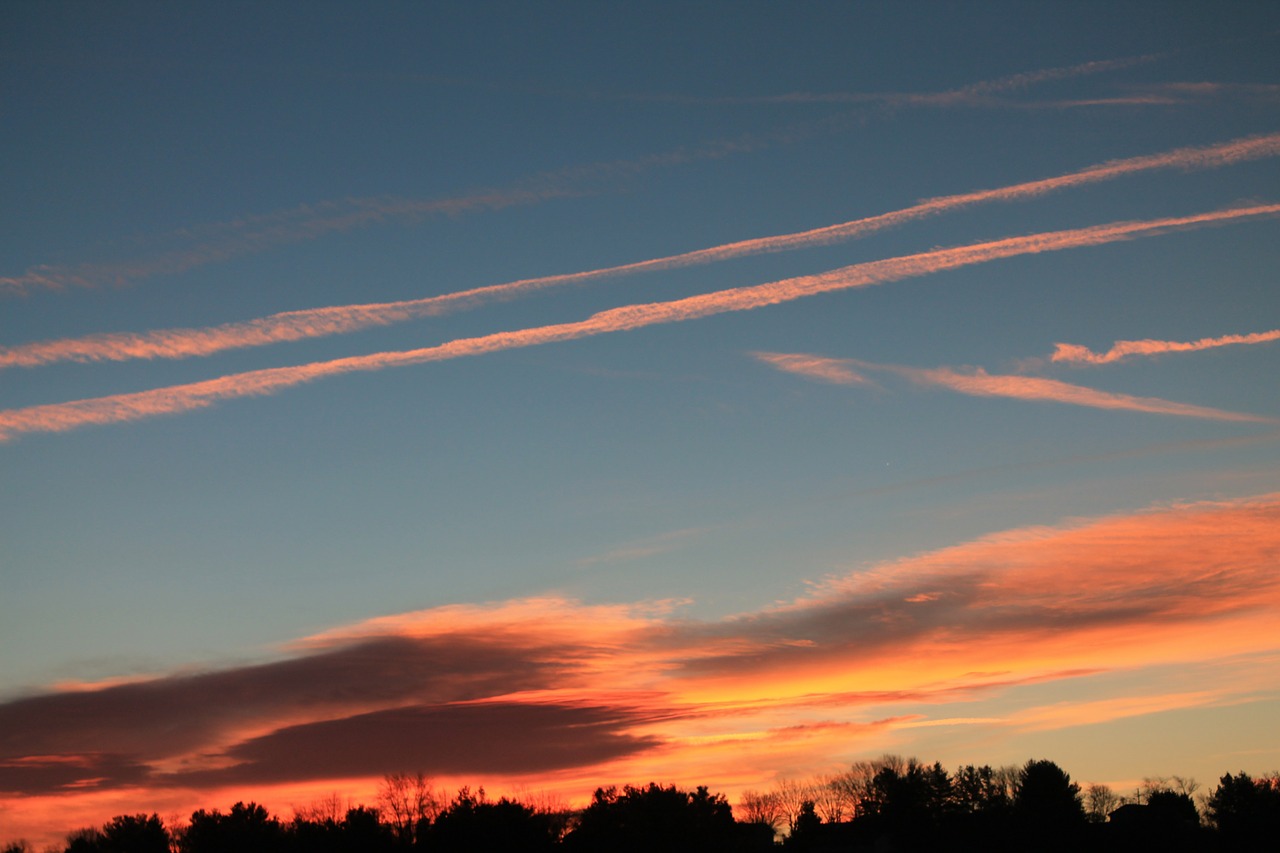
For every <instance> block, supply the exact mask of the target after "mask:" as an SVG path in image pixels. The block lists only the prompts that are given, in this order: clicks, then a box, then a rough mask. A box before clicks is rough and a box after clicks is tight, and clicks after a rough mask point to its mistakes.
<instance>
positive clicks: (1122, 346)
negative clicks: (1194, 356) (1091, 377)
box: [1049, 329, 1280, 364]
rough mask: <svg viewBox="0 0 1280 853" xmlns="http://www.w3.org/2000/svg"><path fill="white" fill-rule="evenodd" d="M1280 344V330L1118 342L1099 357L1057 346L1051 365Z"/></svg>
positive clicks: (1085, 350) (1083, 348) (1078, 347)
mask: <svg viewBox="0 0 1280 853" xmlns="http://www.w3.org/2000/svg"><path fill="white" fill-rule="evenodd" d="M1272 341H1280V329H1272V330H1271V331H1269V332H1253V333H1251V334H1248V335H1223V336H1222V337H1219V338H1201V339H1200V340H1198V341H1157V340H1151V339H1150V338H1146V339H1143V340H1140V341H1116V342H1115V343H1114V344H1112V346H1111V349H1109V350H1107V351H1106V352H1102V353H1098V352H1094V351H1093V350H1091V349H1089V348H1088V347H1086V346H1081V345H1080V344H1054V351H1053V355H1052V356H1051V357H1050V359H1049V360H1050V361H1057V362H1067V363H1071V364H1110V363H1112V362H1115V361H1123V360H1124V359H1127V358H1134V357H1136V356H1156V355H1164V354H1165V353H1171V352H1200V351H1201V350H1207V349H1216V348H1218V347H1228V346H1238V345H1240V344H1265V343H1271V342H1272Z"/></svg>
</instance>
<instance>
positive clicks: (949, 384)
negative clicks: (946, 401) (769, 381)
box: [753, 352, 1277, 424]
mask: <svg viewBox="0 0 1280 853" xmlns="http://www.w3.org/2000/svg"><path fill="white" fill-rule="evenodd" d="M753 355H754V356H755V357H756V359H758V360H759V361H762V362H764V363H766V364H769V365H772V366H773V367H776V368H777V369H779V370H782V371H785V372H787V373H795V374H798V375H800V376H808V377H810V378H812V379H820V380H822V381H823V382H832V383H835V384H838V385H865V384H869V383H870V380H868V379H867V378H866V377H865V376H863V375H862V373H859V372H858V371H872V372H875V371H880V372H885V373H893V374H897V375H898V376H901V377H903V378H904V379H906V380H907V381H909V382H911V383H913V384H915V385H919V386H922V387H926V388H945V389H947V390H949V391H955V392H957V393H959V394H968V395H969V396H972V397H1005V398H1008V399H1011V400H1027V401H1031V402H1042V403H1066V404H1068V405H1072V406H1087V407H1089V408H1093V409H1113V410H1114V409H1119V410H1124V411H1130V412H1145V413H1148V414H1154V415H1176V416H1178V417H1184V418H1204V419H1207V420H1214V421H1234V422H1236V423H1267V424H1276V423H1277V421H1276V419H1275V418H1268V417H1264V416H1262V415H1252V414H1249V413H1247V412H1230V411H1227V410H1225V409H1214V408H1211V407H1209V406H1196V405H1193V404H1190V403H1178V402H1175V401H1173V400H1164V399H1161V398H1159V397H1137V396H1134V395H1133V394H1117V393H1115V392H1112V391H1099V390H1097V389H1095V388H1086V387H1084V386H1083V385H1072V384H1071V383H1069V382H1061V381H1059V380H1057V379H1045V378H1042V377H1038V376H1019V375H1002V374H992V373H987V372H986V371H985V370H982V369H981V368H978V369H968V370H957V369H955V368H951V367H934V368H920V367H907V366H905V365H901V364H877V363H875V362H870V361H860V360H858V359H851V358H824V357H822V356H817V355H810V354H807V353H778V352H757V353H753Z"/></svg>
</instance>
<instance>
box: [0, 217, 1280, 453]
mask: <svg viewBox="0 0 1280 853" xmlns="http://www.w3.org/2000/svg"><path fill="white" fill-rule="evenodd" d="M1276 214H1280V204H1262V205H1252V206H1248V207H1235V208H1228V209H1225V210H1216V211H1209V212H1206V213H1198V214H1192V215H1189V216H1177V217H1167V218H1164V219H1152V220H1141V221H1129V222H1113V223H1109V224H1105V225H1095V226H1090V227H1086V228H1074V229H1068V230H1064V231H1047V232H1042V233H1038V234H1029V235H1025V236H1021V237H1008V238H1005V239H1002V240H992V241H987V242H982V243H974V244H970V245H967V246H959V247H955V248H949V249H937V250H934V251H930V252H921V253H918V254H914V255H905V256H901V257H897V258H888V259H885V260H880V261H870V262H867V263H861V264H854V265H852V266H848V267H842V268H840V269H836V270H832V271H830V272H826V273H820V274H817V275H807V276H798V277H795V278H788V279H781V280H779V281H773V282H768V283H765V284H758V285H754V286H749V287H737V288H730V289H728V290H719V291H713V292H710V293H704V294H700V295H698V296H689V297H685V298H683V299H676V300H671V301H667V302H650V303H641V304H634V305H625V306H622V307H619V308H611V309H608V310H606V311H601V312H598V313H596V314H593V315H592V316H591V317H589V318H587V319H586V320H580V321H577V322H571V323H558V324H553V325H548V326H535V327H532V328H526V329H520V330H517V331H511V332H497V333H494V334H489V335H482V336H480V337H474V338H459V339H456V340H453V341H449V342H447V343H444V344H439V345H437V346H432V347H423V348H421V349H415V350H401V351H391V352H380V353H374V354H372V355H364V356H352V357H349V358H340V359H333V360H330V361H320V362H312V363H310V364H303V365H298V366H295V367H276V368H267V369H264V370H255V371H249V372H246V373H236V374H229V375H227V376H222V377H219V378H216V379H209V380H205V381H202V382H194V383H189V384H186V385H173V386H169V387H165V388H156V389H152V390H150V391H139V392H134V393H129V394H116V395H113V396H109V397H97V398H91V399H85V400H76V401H72V402H68V403H54V404H48V405H41V406H30V407H27V408H22V409H7V410H3V411H0V441H8V440H12V439H13V438H15V437H17V436H18V435H21V434H24V433H48V432H64V431H66V430H71V429H76V428H78V427H82V426H89V425H93V424H110V423H125V422H130V421H137V420H142V419H145V418H152V417H158V416H160V415H167V414H178V413H181V412H188V411H193V410H195V409H202V408H206V407H208V406H212V405H214V404H215V403H218V402H220V401H224V400H230V399H236V398H240V397H254V396H265V395H270V394H276V393H279V392H280V391H283V390H285V389H286V388H290V387H293V386H296V385H301V384H304V383H307V382H313V381H316V380H318V379H322V378H325V377H329V376H339V375H344V374H349V373H357V372H370V371H377V370H385V369H387V368H390V367H403V366H406V365H411V364H424V363H427V362H435V361H446V360H450V359H455V358H463V357H467V356H477V355H484V354H487V353H492V352H500V351H503V350H510V349H516V348H520V347H530V346H538V345H541V344H549V343H555V342H561V341H570V340H577V339H580V338H586V337H592V336H595V335H603V334H609V333H612V332H622V331H629V330H633V329H640V328H645V327H647V326H655V325H661V324H665V323H677V322H682V321H687V320H696V319H701V318H704V317H711V316H715V315H718V314H725V313H730V312H735V311H748V310H751V309H755V308H763V307H766V306H769V305H778V304H782V303H785V302H791V301H794V300H797V299H802V298H804V297H806V296H814V295H817V294H820V293H831V292H834V291H838V290H848V289H851V288H855V287H867V286H871V285H875V284H883V283H886V282H890V281H900V280H902V279H906V278H912V277H916V276H922V275H928V274H930V273H936V272H942V271H944V270H949V269H957V268H959V267H964V266H969V265H972V264H979V263H986V262H989V261H995V260H999V259H1002V258H1011V257H1015V256H1018V255H1027V254H1036V253H1040V252H1053V251H1061V250H1064V249H1075V248H1082V247H1085V246H1100V245H1105V244H1107V243H1114V242H1116V241H1120V240H1130V239H1135V238H1138V237H1145V236H1154V235H1158V234H1164V233H1168V232H1169V231H1172V230H1180V229H1186V228H1194V227H1198V226H1203V225H1210V224H1221V223H1226V222H1231V221H1237V220H1241V219H1248V218H1255V217H1262V216H1275V215H1276Z"/></svg>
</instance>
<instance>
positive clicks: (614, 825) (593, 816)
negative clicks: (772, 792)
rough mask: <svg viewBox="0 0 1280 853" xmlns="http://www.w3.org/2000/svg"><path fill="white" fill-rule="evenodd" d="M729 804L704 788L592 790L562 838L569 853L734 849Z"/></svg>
mask: <svg viewBox="0 0 1280 853" xmlns="http://www.w3.org/2000/svg"><path fill="white" fill-rule="evenodd" d="M740 837H741V836H740V835H739V833H738V832H737V831H736V824H735V823H734V820H733V811H732V809H731V808H730V807H729V803H728V802H727V801H726V800H725V798H724V797H723V796H721V795H719V794H711V793H710V792H709V791H708V790H707V789H706V788H705V787H699V788H697V789H696V790H694V791H682V790H681V789H679V788H677V787H675V786H674V785H672V786H670V787H666V788H664V787H661V786H659V785H657V784H656V783H653V782H650V783H649V785H648V787H645V788H635V787H632V786H630V785H627V786H626V787H625V788H623V790H622V791H621V792H619V791H618V789H617V788H614V787H609V788H597V789H596V791H595V794H594V795H593V796H592V798H591V803H590V805H588V806H587V807H586V809H584V810H583V812H582V817H581V818H580V820H579V822H578V826H577V828H576V829H574V830H573V831H572V832H571V833H569V835H568V836H567V837H566V838H565V846H566V847H567V848H569V849H571V850H574V851H609V853H650V851H655V850H662V851H669V852H670V853H686V851H687V853H704V852H705V853H714V851H731V850H734V849H735V848H738V847H739V839H740Z"/></svg>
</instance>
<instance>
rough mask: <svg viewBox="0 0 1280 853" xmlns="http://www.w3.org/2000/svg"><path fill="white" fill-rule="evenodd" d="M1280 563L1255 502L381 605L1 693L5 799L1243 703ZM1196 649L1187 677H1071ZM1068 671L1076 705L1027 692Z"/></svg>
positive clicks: (85, 809) (611, 757) (733, 766)
mask: <svg viewBox="0 0 1280 853" xmlns="http://www.w3.org/2000/svg"><path fill="white" fill-rule="evenodd" d="M1278 557H1280V494H1272V495H1263V496H1259V497H1254V498H1244V499H1239V500H1232V501H1216V502H1202V503H1192V504H1184V505H1174V506H1165V507H1159V508H1155V509H1151V510H1147V511H1143V512H1136V513H1127V514H1117V515H1112V516H1104V517H1100V518H1093V519H1082V520H1072V521H1068V522H1066V523H1063V524H1060V525H1054V526H1037V527H1026V528H1021V529H1017V530H1011V531H1005V532H1002V533H996V534H992V535H989V536H985V537H982V538H979V539H976V540H973V541H970V542H966V543H962V544H959V545H955V546H953V547H950V548H943V549H940V550H937V551H931V552H927V553H924V554H919V555H915V556H910V557H904V558H902V559H899V560H895V561H890V562H885V563H881V564H879V565H876V566H873V567H871V568H869V569H867V570H862V571H857V572H854V573H852V574H849V575H847V576H845V577H841V578H836V579H832V580H829V581H826V582H824V583H822V584H820V585H818V586H816V587H814V590H813V592H812V593H811V594H810V595H808V596H806V597H804V598H801V599H798V600H795V601H793V602H790V603H788V604H785V605H779V606H775V607H771V608H767V609H763V610H759V611H756V612H753V613H745V614H740V615H738V616H735V617H730V618H726V619H722V620H717V621H698V620H692V619H687V618H680V617H679V616H678V611H676V610H673V607H675V606H676V605H674V604H671V603H658V604H645V605H636V606H630V605H627V606H624V605H584V604H581V603H578V602H574V601H570V600H566V599H560V598H550V597H549V598H540V599H529V600H523V601H513V602H505V603H498V604H491V605H466V606H452V607H442V608H436V609H432V610H425V611H420V612H417V613H411V614H404V615H399V616H392V617H386V618H382V619H375V620H370V621H367V622H364V623H361V624H359V625H354V626H350V627H347V628H342V629H338V630H335V631H332V632H329V633H326V634H323V635H319V636H316V637H312V638H308V639H306V640H303V641H301V642H299V643H298V644H297V645H296V646H295V647H294V648H293V649H292V650H291V651H290V652H289V653H288V654H287V655H285V656H284V657H282V658H279V659H276V660H271V661H267V662H264V663H259V664H255V665H247V666H239V667H234V668H227V669H218V670H209V671H203V672H190V671H187V672H181V673H175V674H171V675H162V676H158V677H154V678H151V679H148V680H145V681H132V682H128V683H112V684H108V685H106V686H103V687H102V688H101V689H99V690H93V691H85V690H73V691H53V692H46V693H42V694H37V695H33V696H28V697H24V698H19V699H11V700H9V701H7V702H4V703H0V809H3V810H6V811H7V815H14V814H23V815H27V814H30V815H33V817H31V818H29V819H28V818H23V820H29V821H30V822H29V823H27V824H21V823H18V822H16V821H14V820H12V818H10V817H8V816H6V821H7V822H8V825H9V826H10V827H11V830H10V831H13V830H12V827H14V826H32V827H37V828H38V826H37V821H39V820H43V821H45V824H41V826H46V825H47V823H48V822H49V821H53V820H58V821H65V820H67V819H69V818H68V817H67V816H68V815H79V816H81V817H79V818H77V819H78V820H80V821H81V822H90V823H92V822H102V821H104V820H105V819H106V818H107V817H110V816H111V815H112V814H118V813H121V812H124V811H137V810H140V809H145V810H148V811H150V810H159V811H161V812H162V813H163V812H164V811H165V809H166V808H173V809H178V810H181V809H189V808H193V807H195V806H208V805H211V804H213V803H212V802H211V798H213V797H215V796H216V797H223V796H226V797H227V798H228V801H230V800H231V799H239V798H241V797H247V796H249V795H250V794H254V795H257V796H258V797H259V799H265V800H266V801H267V802H271V803H276V804H278V806H277V807H280V806H284V805H287V804H288V802H289V800H288V799H287V796H293V797H295V799H294V800H293V802H298V800H297V799H296V797H297V796H299V794H298V792H301V791H306V790H319V791H322V792H327V791H332V790H335V789H341V790H345V791H350V790H356V791H360V790H372V788H373V787H374V784H375V780H376V779H377V778H378V777H379V776H380V775H381V774H382V773H384V772H390V771H396V770H423V771H426V772H428V773H433V774H436V775H437V776H439V777H443V778H450V779H459V780H461V781H462V782H476V781H483V782H484V783H485V784H486V785H490V786H491V788H493V789H500V788H502V787H504V786H506V787H510V786H512V785H517V784H522V785H528V784H534V785H538V786H540V787H545V788H550V789H552V790H557V791H562V792H573V791H577V792H578V794H577V796H582V795H585V793H586V791H587V790H589V788H590V787H591V786H592V785H594V784H600V783H608V782H611V781H620V782H621V781H647V780H648V779H651V778H652V779H662V780H668V781H678V782H681V783H684V784H693V783H699V784H710V785H712V786H714V787H724V788H729V789H732V788H733V786H757V787H758V786H760V785H761V782H762V780H765V781H767V780H768V779H769V778H771V776H772V775H773V774H776V773H797V774H805V773H810V772H814V770H815V769H823V770H825V769H827V768H829V767H830V766H832V765H833V763H838V761H839V760H840V756H848V755H851V754H867V753H874V752H881V751H883V750H884V749H886V748H896V747H895V746H894V745H895V744H899V743H905V744H909V743H910V740H911V738H912V737H914V735H913V734H912V733H913V732H918V731H923V730H926V729H927V730H931V731H934V730H937V729H938V728H939V727H943V726H949V725H961V724H963V725H965V726H975V725H983V726H990V727H991V731H990V732H988V733H986V734H985V735H984V737H988V738H998V737H999V736H1000V735H999V732H1000V731H1007V732H1016V731H1037V730H1044V729H1050V728H1061V727H1064V726H1079V725H1091V724H1097V723H1101V722H1106V721H1109V720H1115V719H1122V718H1126V717H1132V716H1136V715H1141V714H1151V713H1159V712H1162V711H1166V710H1170V709H1174V708H1187V707H1208V706H1216V705H1222V704H1229V703H1234V702H1240V701H1247V700H1248V698H1249V697H1250V694H1251V693H1256V692H1257V691H1264V690H1274V688H1275V675H1274V673H1275V668H1274V662H1275V655H1276V653H1277V652H1280V637H1278V636H1277V634H1276V631H1275V624H1276V621H1275V620H1276V616H1277V612H1278V611H1280V576H1277V573H1276V572H1275V565H1276V560H1277V558H1278ZM1223 662H1227V663H1228V664H1229V665H1226V666H1224V665H1223ZM1196 663H1199V664H1201V667H1200V671H1201V675H1198V676H1197V678H1196V681H1197V683H1196V687H1195V688H1194V689H1187V688H1186V687H1185V686H1179V687H1172V688H1167V687H1166V688H1161V687H1160V685H1159V684H1155V685H1153V686H1147V687H1144V688H1141V689H1135V687H1134V686H1133V682H1134V680H1133V679H1132V678H1130V677H1128V676H1126V678H1125V680H1124V688H1123V690H1124V692H1123V693H1122V694H1120V695H1116V694H1115V693H1114V690H1115V688H1114V687H1112V688H1107V686H1106V684H1105V683H1104V684H1102V685H1101V686H1099V684H1098V682H1097V681H1096V680H1094V681H1091V679H1096V678H1098V676H1097V675H1096V673H1099V672H1100V671H1103V670H1112V671H1120V672H1125V673H1128V674H1134V673H1141V672H1144V671H1152V670H1151V668H1153V667H1155V668H1157V670H1155V671H1158V668H1159V667H1162V666H1163V667H1168V668H1169V669H1170V671H1173V670H1176V671H1178V672H1182V671H1185V669H1186V667H1188V666H1190V665H1193V664H1196ZM1250 666H1252V667H1253V668H1254V669H1253V670H1251V672H1253V673H1254V676H1259V677H1254V676H1249V675H1248V673H1246V672H1244V670H1245V669H1248V667H1250ZM1220 672H1221V673H1224V675H1223V677H1222V678H1219V677H1218V675H1217V673H1220ZM1068 679H1070V680H1072V683H1073V689H1072V691H1071V695H1072V696H1073V697H1075V698H1073V699H1072V700H1071V701H1068V702H1060V703H1054V704H1047V705H1046V704H1043V702H1039V703H1037V702H1034V701H1033V702H1029V703H1028V702H1026V701H1024V700H1022V699H1020V698H1019V697H1020V696H1021V695H1022V694H1021V693H1020V691H1023V690H1026V689H1030V688H1031V686H1033V685H1046V684H1051V683H1053V682H1064V681H1066V680H1068ZM1177 683H1180V682H1177ZM1091 691H1092V692H1091ZM1098 691H1102V692H1101V693H1099V692H1098ZM1032 695H1034V694H1032ZM997 697H1001V698H1002V701H1003V702H1004V708H1003V709H1002V710H1000V711H999V712H998V713H997V714H995V715H993V714H992V713H991V712H990V711H987V712H985V713H982V714H981V715H975V714H973V713H971V712H967V711H966V708H965V705H966V704H968V703H971V702H973V701H975V700H978V699H984V700H994V699H995V698H997ZM460 783H461V782H460ZM353 786H354V788H353ZM575 786H576V787H575ZM289 792H293V793H292V794H290V793H289ZM269 797H274V798H275V799H268V798H269ZM54 803H58V804H61V807H60V808H58V809H57V810H56V811H55V810H54V809H53V808H52V804H54ZM122 804H127V805H122ZM91 815H92V817H90V816H91ZM46 828H47V826H46ZM62 828H64V829H65V828H67V827H66V826H65V824H63V825H62ZM18 831H23V830H18ZM33 832H34V830H33Z"/></svg>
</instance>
